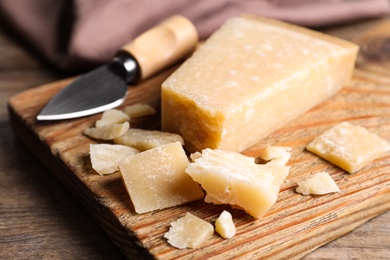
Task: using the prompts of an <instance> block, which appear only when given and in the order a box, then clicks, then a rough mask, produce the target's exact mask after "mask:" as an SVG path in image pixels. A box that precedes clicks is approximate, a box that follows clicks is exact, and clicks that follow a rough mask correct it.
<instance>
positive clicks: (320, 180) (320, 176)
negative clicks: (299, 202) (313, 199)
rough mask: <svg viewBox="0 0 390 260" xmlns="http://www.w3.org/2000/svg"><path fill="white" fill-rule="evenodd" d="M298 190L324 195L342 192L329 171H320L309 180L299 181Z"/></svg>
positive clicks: (306, 193)
mask: <svg viewBox="0 0 390 260" xmlns="http://www.w3.org/2000/svg"><path fill="white" fill-rule="evenodd" d="M297 184H298V187H297V189H296V192H298V193H301V194H303V195H309V194H314V195H323V194H328V193H333V192H340V188H339V187H338V186H337V184H336V182H335V181H334V180H333V179H332V177H331V176H330V175H329V174H328V173H327V172H319V173H317V174H315V175H314V176H312V177H310V178H309V179H307V180H304V181H301V182H298V183H297Z"/></svg>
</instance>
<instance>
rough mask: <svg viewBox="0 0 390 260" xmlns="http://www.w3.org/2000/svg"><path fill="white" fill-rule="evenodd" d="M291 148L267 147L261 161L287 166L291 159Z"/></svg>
mask: <svg viewBox="0 0 390 260" xmlns="http://www.w3.org/2000/svg"><path fill="white" fill-rule="evenodd" d="M290 151H291V147H284V146H267V147H266V148H265V150H264V151H263V153H262V154H261V159H263V160H266V161H269V162H270V163H272V164H278V165H286V164H287V162H288V161H289V160H290V158H291V153H290Z"/></svg>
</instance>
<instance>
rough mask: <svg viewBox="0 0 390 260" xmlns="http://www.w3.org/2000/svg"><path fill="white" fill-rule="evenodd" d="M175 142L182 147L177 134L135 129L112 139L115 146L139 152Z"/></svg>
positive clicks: (182, 141)
mask: <svg viewBox="0 0 390 260" xmlns="http://www.w3.org/2000/svg"><path fill="white" fill-rule="evenodd" d="M175 142H180V143H181V144H182V145H184V140H183V138H182V137H181V136H180V135H178V134H173V133H167V132H161V131H156V130H144V129H137V128H130V129H129V130H128V131H126V133H124V134H123V135H121V136H119V137H117V138H114V143H116V144H122V145H127V146H131V147H134V148H137V149H139V150H141V151H145V150H149V149H152V148H156V147H159V146H162V145H164V144H168V143H175Z"/></svg>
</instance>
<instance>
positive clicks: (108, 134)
mask: <svg viewBox="0 0 390 260" xmlns="http://www.w3.org/2000/svg"><path fill="white" fill-rule="evenodd" d="M129 127H130V124H129V122H124V123H121V124H108V125H104V126H102V127H90V128H87V129H85V130H84V132H83V133H84V134H85V135H87V136H89V137H92V138H95V139H100V140H112V139H114V138H117V137H119V136H121V135H123V134H124V133H126V131H127V130H129Z"/></svg>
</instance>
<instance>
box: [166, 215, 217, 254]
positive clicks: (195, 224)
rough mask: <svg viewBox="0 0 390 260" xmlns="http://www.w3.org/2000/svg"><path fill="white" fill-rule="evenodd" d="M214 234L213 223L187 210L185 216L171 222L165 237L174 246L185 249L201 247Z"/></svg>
mask: <svg viewBox="0 0 390 260" xmlns="http://www.w3.org/2000/svg"><path fill="white" fill-rule="evenodd" d="M213 234H214V227H213V225H211V224H210V223H208V222H207V221H205V220H203V219H201V218H198V217H197V216H194V215H192V214H191V213H188V212H187V213H186V215H185V216H184V217H182V218H179V219H178V220H177V221H174V222H171V227H170V229H169V231H168V232H167V233H165V234H164V237H165V238H167V239H168V243H169V244H171V245H172V246H174V247H176V248H179V249H184V248H197V247H199V246H200V245H201V244H202V243H203V242H205V241H206V240H208V239H209V238H211V237H212V235H213Z"/></svg>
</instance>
